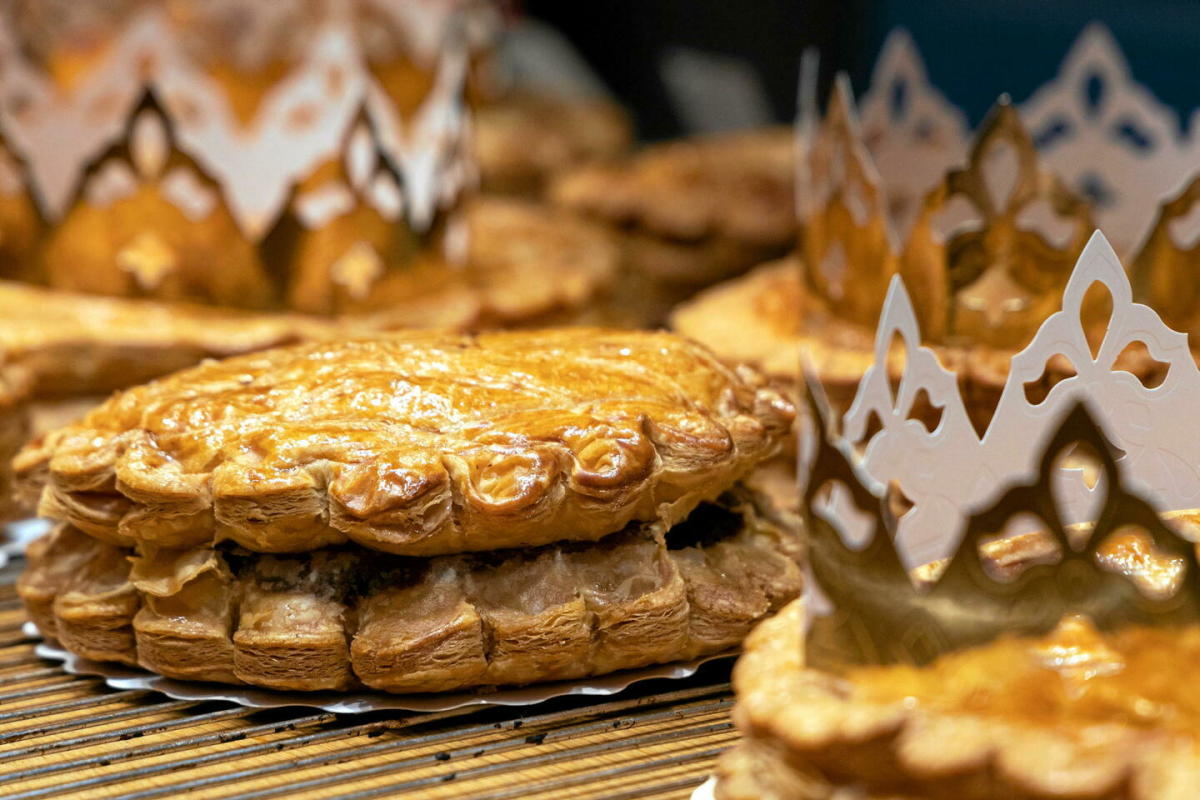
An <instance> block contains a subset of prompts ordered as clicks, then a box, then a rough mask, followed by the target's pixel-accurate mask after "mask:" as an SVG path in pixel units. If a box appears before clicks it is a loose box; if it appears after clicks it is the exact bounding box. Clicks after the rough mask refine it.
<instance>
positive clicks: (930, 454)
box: [830, 231, 1200, 568]
mask: <svg viewBox="0 0 1200 800" xmlns="http://www.w3.org/2000/svg"><path fill="white" fill-rule="evenodd" d="M1093 284H1100V285H1101V286H1103V287H1104V288H1105V289H1106V290H1107V291H1108V292H1109V294H1110V295H1111V297H1112V316H1111V319H1110V321H1109V324H1108V328H1107V332H1106V334H1105V336H1104V338H1103V341H1102V342H1101V343H1100V345H1099V347H1098V350H1097V351H1096V352H1094V353H1093V351H1092V348H1091V346H1090V345H1089V343H1088V337H1087V335H1086V333H1085V329H1084V325H1083V323H1082V321H1081V308H1082V307H1083V302H1084V294H1085V293H1086V292H1087V290H1088V289H1089V287H1091V286H1092V285H1093ZM896 341H898V342H899V344H900V346H901V347H902V349H903V351H904V354H905V359H906V362H905V369H904V372H903V375H902V377H901V379H900V382H899V385H898V387H897V388H896V390H895V391H894V392H893V390H892V387H891V385H890V384H889V380H888V371H887V367H886V359H887V356H888V352H889V348H890V347H891V346H892V345H893V343H894V342H896ZM920 341H921V339H920V331H919V330H918V326H917V321H916V316H915V315H914V312H913V307H912V304H911V302H910V301H909V298H908V294H907V292H906V291H905V288H904V285H903V282H902V280H901V279H900V278H899V277H896V278H894V279H893V281H892V284H891V286H890V288H889V292H888V296H887V300H886V303H885V305H884V309H883V314H882V316H881V318H880V321H879V327H878V329H877V332H876V340H875V342H876V344H875V363H874V364H873V365H872V366H871V368H870V369H869V370H868V371H867V372H866V374H865V375H864V377H863V380H862V382H861V383H860V385H859V387H858V392H857V394H856V396H855V399H854V402H853V404H852V406H851V408H850V409H849V411H847V412H846V414H845V417H844V419H843V428H844V435H845V437H846V439H847V440H848V441H849V442H852V443H854V444H855V446H856V449H858V450H859V452H861V453H862V455H863V463H862V466H863V468H864V470H865V472H866V473H867V474H868V475H869V476H870V477H871V478H872V479H873V480H875V481H877V482H878V485H879V486H880V487H883V486H888V485H893V484H894V485H895V486H896V487H898V489H899V491H900V492H902V494H903V496H904V498H906V502H905V505H908V504H909V503H911V507H910V508H909V510H908V511H907V512H906V513H904V515H903V516H902V517H901V518H900V520H899V523H898V528H897V533H896V545H897V548H898V550H899V552H900V554H901V558H902V559H903V561H904V562H905V565H906V566H907V567H909V568H912V567H915V566H918V565H920V564H925V563H928V562H931V561H934V560H936V559H940V558H945V557H947V556H949V555H950V554H951V553H952V552H953V551H954V549H955V548H956V546H957V544H958V539H959V537H960V535H961V532H962V530H963V525H964V523H965V520H966V519H967V517H968V516H969V514H970V513H971V512H972V511H973V510H976V509H978V508H981V507H984V506H985V505H986V504H987V503H988V502H989V501H994V499H995V497H996V496H997V492H998V491H1000V490H1002V489H1003V488H1004V487H1007V486H1010V485H1012V484H1014V483H1017V482H1021V481H1029V480H1031V479H1033V478H1035V477H1036V474H1037V466H1038V465H1037V459H1038V458H1039V457H1040V450H1039V448H1038V446H1037V443H1039V442H1043V441H1045V440H1046V439H1047V438H1048V437H1049V435H1050V434H1051V433H1052V432H1053V430H1054V428H1055V426H1057V425H1058V424H1059V423H1060V422H1061V420H1062V418H1063V416H1064V415H1065V413H1066V412H1067V411H1068V410H1069V409H1070V408H1072V407H1073V406H1074V405H1075V404H1076V403H1078V402H1079V401H1080V400H1084V401H1086V402H1087V404H1088V406H1089V409H1090V410H1091V413H1092V414H1093V415H1094V416H1095V418H1096V420H1097V422H1098V424H1099V425H1100V426H1101V427H1102V428H1103V430H1104V432H1105V434H1106V436H1107V437H1108V439H1109V441H1110V442H1111V443H1112V444H1113V445H1114V447H1115V448H1116V449H1117V452H1119V453H1123V455H1122V456H1121V459H1120V460H1121V461H1122V469H1123V472H1124V474H1125V476H1126V481H1127V484H1128V485H1129V486H1130V487H1131V488H1133V489H1135V490H1137V491H1139V492H1141V493H1143V494H1145V495H1146V496H1147V497H1150V498H1152V499H1153V501H1154V502H1155V503H1156V504H1157V507H1158V508H1159V509H1160V510H1163V511H1169V510H1182V509H1191V508H1196V507H1200V426H1197V425H1196V424H1195V422H1194V419H1193V417H1194V410H1195V409H1196V408H1200V368H1198V367H1197V365H1196V361H1195V360H1194V359H1193V357H1192V354H1191V351H1190V350H1189V348H1188V342H1187V336H1186V335H1185V334H1182V333H1179V332H1177V331H1173V330H1171V329H1170V328H1168V327H1167V326H1166V325H1165V324H1164V323H1163V322H1162V320H1161V319H1160V318H1159V316H1158V315H1157V314H1156V313H1155V312H1154V311H1153V310H1152V309H1151V308H1149V307H1148V306H1145V305H1141V304H1139V303H1135V302H1133V299H1132V292H1131V289H1130V284H1129V279H1128V277H1127V276H1126V274H1125V270H1124V269H1123V268H1122V266H1121V263H1120V261H1119V260H1118V258H1117V255H1116V253H1115V252H1114V251H1113V248H1112V247H1111V245H1110V244H1109V243H1108V240H1107V239H1106V238H1105V237H1104V235H1103V234H1101V233H1100V232H1099V231H1097V232H1096V233H1095V234H1093V236H1092V238H1091V240H1090V241H1089V242H1088V244H1087V247H1086V248H1085V249H1084V251H1083V254H1082V255H1081V256H1080V258H1079V260H1078V262H1077V264H1076V266H1075V270H1074V272H1073V273H1072V275H1071V278H1070V282H1069V283H1068V285H1067V288H1066V292H1065V293H1064V295H1063V302H1062V309H1061V310H1060V311H1058V312H1057V313H1055V314H1053V315H1051V316H1050V317H1049V318H1048V319H1046V321H1045V322H1044V323H1043V324H1042V326H1041V327H1040V329H1039V330H1038V332H1037V334H1036V335H1035V336H1034V338H1033V341H1032V342H1031V343H1030V344H1029V345H1028V346H1027V347H1026V348H1025V349H1024V350H1022V351H1021V352H1020V353H1018V354H1017V355H1015V356H1014V357H1013V359H1012V365H1011V368H1010V370H1009V374H1008V379H1007V382H1006V383H1005V385H1004V389H1003V392H1002V394H1001V397H1000V401H999V404H998V406H997V408H996V412H995V415H994V416H993V417H992V420H991V423H990V424H989V426H988V428H987V430H986V433H985V434H984V435H983V436H982V438H981V437H980V436H979V434H977V433H976V430H975V428H974V427H973V426H972V424H971V421H970V420H969V419H968V417H967V413H966V408H965V404H964V400H963V397H962V395H961V394H960V392H959V388H958V381H957V376H956V375H955V374H954V373H953V372H951V371H949V370H947V369H945V368H944V367H943V366H942V365H941V364H940V363H939V362H938V359H937V356H936V355H935V354H934V353H933V351H932V350H930V349H928V348H926V347H923V346H921V345H920V344H919V343H920ZM1138 347H1145V348H1146V350H1147V351H1148V352H1149V354H1150V357H1152V358H1153V359H1154V360H1155V361H1157V362H1160V363H1161V364H1162V365H1164V366H1165V367H1166V372H1165V376H1162V379H1161V382H1160V383H1158V384H1157V385H1155V386H1153V388H1151V387H1150V386H1147V385H1144V384H1143V383H1142V380H1141V379H1139V378H1138V377H1136V376H1135V375H1133V374H1132V373H1130V372H1128V371H1125V370H1123V369H1121V368H1119V367H1118V366H1117V361H1118V357H1119V356H1121V355H1122V353H1124V352H1125V351H1127V350H1128V349H1130V348H1138ZM1064 362H1065V363H1067V364H1069V366H1070V369H1069V370H1067V372H1068V373H1073V374H1070V376H1069V377H1066V378H1064V379H1062V380H1061V381H1059V382H1058V383H1056V384H1054V385H1053V386H1052V388H1050V390H1049V392H1048V393H1047V394H1046V395H1045V396H1044V398H1043V397H1040V396H1036V395H1034V394H1031V393H1029V392H1027V391H1026V387H1027V384H1028V385H1031V386H1033V385H1039V384H1040V383H1041V379H1042V377H1043V373H1046V372H1048V371H1049V370H1048V365H1050V364H1052V363H1053V364H1056V366H1058V367H1059V369H1061V365H1062V364H1063V363H1064ZM1160 375H1161V373H1160ZM922 394H924V395H925V396H926V397H925V398H921V397H920V396H921V395H922ZM925 399H927V400H928V404H929V405H930V406H932V407H933V408H935V409H940V410H941V413H940V419H938V421H937V422H936V425H934V427H933V429H932V430H930V429H929V427H927V426H928V424H929V416H928V414H924V415H917V414H914V411H913V409H914V406H915V405H916V404H917V402H918V400H925ZM876 425H877V426H878V428H877V430H875V426H876ZM1058 478H1059V482H1058V485H1057V486H1056V487H1055V488H1056V491H1057V493H1058V496H1059V504H1060V506H1061V508H1062V513H1063V517H1064V522H1065V523H1068V524H1069V523H1073V522H1084V521H1090V519H1091V515H1093V514H1094V513H1095V508H1094V504H1095V501H1096V498H1097V497H1102V496H1103V495H1102V489H1103V487H1102V486H1099V485H1093V486H1090V487H1089V486H1088V482H1087V480H1085V476H1084V474H1083V473H1082V472H1081V471H1080V470H1078V469H1064V470H1062V471H1061V474H1060V475H1059V476H1058ZM832 502H833V503H834V508H832V509H830V510H831V513H836V514H839V515H841V516H844V517H846V518H847V519H848V518H850V516H852V515H850V514H847V513H846V511H847V509H848V506H847V505H846V504H845V503H844V498H842V499H841V501H839V499H838V498H836V497H835V498H832ZM846 532H847V534H848V535H853V531H852V530H850V529H847V530H846ZM1011 532H1012V533H1015V532H1018V531H1011Z"/></svg>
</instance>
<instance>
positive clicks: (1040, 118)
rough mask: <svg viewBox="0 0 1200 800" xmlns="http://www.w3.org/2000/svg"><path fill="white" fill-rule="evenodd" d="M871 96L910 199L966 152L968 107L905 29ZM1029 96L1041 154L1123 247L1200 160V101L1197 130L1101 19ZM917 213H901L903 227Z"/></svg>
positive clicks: (901, 194) (1025, 106) (884, 160)
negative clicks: (942, 86) (1134, 64)
mask: <svg viewBox="0 0 1200 800" xmlns="http://www.w3.org/2000/svg"><path fill="white" fill-rule="evenodd" d="M861 107H862V109H863V130H864V136H865V142H866V144H867V147H868V149H869V150H870V151H871V153H872V154H873V157H874V158H875V160H876V163H877V164H878V167H879V171H880V174H881V176H882V179H883V182H884V185H885V187H887V189H888V194H889V197H891V198H894V200H893V204H894V206H895V207H896V208H898V209H904V208H905V202H906V201H910V200H911V198H914V197H915V198H920V197H921V196H922V195H923V194H924V191H926V190H928V189H930V188H932V186H933V185H934V184H935V183H936V181H937V179H938V178H939V177H940V174H941V173H942V172H945V171H946V170H947V169H949V168H950V167H952V166H956V165H957V163H959V162H961V161H962V160H964V159H965V157H966V153H967V141H968V138H969V135H970V132H969V128H968V127H967V125H966V123H965V121H964V117H963V115H962V113H961V112H960V111H959V110H958V109H956V108H955V107H954V106H953V104H952V103H950V102H949V101H947V100H946V98H945V97H944V96H943V95H942V94H941V93H940V92H939V91H938V90H937V89H936V88H935V87H934V86H933V84H932V83H931V82H930V81H929V79H928V76H927V74H926V70H925V67H924V64H923V61H922V59H921V56H920V53H919V51H918V48H917V46H916V44H915V43H914V41H913V39H912V36H911V35H910V34H909V33H908V32H907V31H905V30H903V29H896V30H894V31H892V33H891V34H890V35H889V36H888V38H887V40H886V41H885V43H884V46H883V49H882V50H881V51H880V55H879V58H878V59H877V61H876V64H875V69H874V72H873V73H872V76H871V84H870V87H869V88H868V90H867V91H866V92H864V94H863V96H862V106H861ZM1017 108H1018V110H1019V112H1020V116H1021V119H1022V122H1023V123H1024V125H1025V127H1026V128H1027V129H1028V130H1029V131H1030V133H1031V135H1032V138H1033V141H1034V143H1035V145H1036V147H1037V150H1038V153H1039V155H1040V157H1041V158H1042V159H1044V161H1045V162H1046V164H1047V165H1048V166H1049V167H1050V168H1051V169H1053V170H1054V171H1055V172H1056V173H1058V174H1059V175H1060V176H1061V177H1062V179H1063V180H1064V181H1065V182H1066V184H1067V186H1068V187H1069V188H1070V189H1071V191H1073V192H1075V193H1076V194H1078V195H1079V196H1080V197H1082V198H1084V199H1086V200H1087V201H1088V202H1089V203H1090V204H1091V205H1092V206H1093V208H1094V209H1095V214H1096V220H1097V223H1098V224H1099V225H1100V227H1101V228H1102V229H1103V230H1104V231H1105V232H1106V234H1107V235H1108V236H1109V237H1110V239H1111V240H1112V241H1113V243H1114V245H1115V246H1116V248H1117V249H1118V251H1119V252H1121V253H1123V254H1128V253H1130V252H1132V251H1133V250H1134V249H1135V248H1136V247H1137V246H1138V245H1139V244H1140V243H1141V242H1142V240H1143V239H1144V237H1145V235H1146V233H1147V230H1148V228H1149V227H1150V225H1151V224H1152V221H1153V218H1154V209H1155V207H1156V206H1157V205H1158V204H1159V203H1160V202H1162V201H1163V200H1164V199H1165V198H1166V197H1167V196H1169V195H1173V194H1175V193H1177V192H1178V191H1179V190H1180V189H1181V188H1182V183H1183V181H1185V180H1187V179H1189V178H1191V177H1193V176H1194V175H1195V174H1196V173H1197V171H1200V122H1196V120H1200V113H1198V114H1197V116H1196V118H1195V120H1193V124H1192V125H1191V126H1190V129H1189V131H1188V134H1187V135H1185V134H1184V133H1183V131H1182V128H1181V126H1180V122H1179V118H1178V115H1177V114H1176V113H1175V112H1174V111H1173V110H1172V109H1171V108H1169V107H1167V106H1165V105H1163V104H1162V103H1161V102H1159V101H1158V100H1157V99H1156V98H1155V97H1154V95H1153V93H1152V92H1150V91H1149V90H1148V89H1146V88H1145V87H1144V86H1142V85H1140V84H1139V83H1137V81H1136V80H1135V78H1134V76H1133V74H1132V71H1131V70H1130V68H1129V64H1128V61H1127V60H1126V58H1125V56H1124V54H1123V53H1122V52H1121V49H1120V46H1119V45H1118V44H1117V41H1116V39H1115V38H1114V37H1113V35H1112V34H1111V33H1110V32H1109V31H1108V29H1107V28H1105V27H1104V26H1103V25H1101V24H1099V23H1093V24H1091V25H1089V26H1088V27H1086V28H1085V29H1084V30H1083V31H1082V32H1081V33H1080V35H1079V37H1078V38H1077V40H1076V41H1075V43H1074V45H1072V47H1071V48H1070V50H1069V51H1068V52H1067V54H1066V56H1065V57H1064V59H1063V61H1062V63H1061V66H1060V68H1059V72H1058V74H1057V75H1056V76H1055V77H1054V78H1052V79H1051V80H1049V81H1048V82H1047V83H1045V84H1044V85H1043V86H1041V87H1040V88H1039V89H1037V90H1036V91H1035V92H1033V94H1032V95H1030V97H1029V98H1028V99H1027V100H1025V101H1024V102H1022V103H1020V104H1019V105H1018V107H1017ZM915 132H920V133H922V134H924V135H923V136H922V135H915ZM934 142H936V143H937V144H936V147H935V146H934V145H933V143H934ZM911 213H914V212H908V211H906V210H904V211H901V212H900V213H897V216H896V219H897V221H898V223H900V224H901V228H902V230H903V223H906V222H909V221H911Z"/></svg>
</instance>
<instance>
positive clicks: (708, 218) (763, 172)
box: [549, 128, 796, 246]
mask: <svg viewBox="0 0 1200 800" xmlns="http://www.w3.org/2000/svg"><path fill="white" fill-rule="evenodd" d="M794 151H795V139H794V134H793V132H792V131H791V129H785V128H779V129H767V130H760V131H751V132H746V133H737V134H728V135H724V136H714V137H707V138H696V139H687V140H683V141H677V142H669V143H666V144H661V145H654V146H651V147H648V148H646V149H645V150H643V151H642V152H641V153H638V154H637V155H634V156H632V157H631V158H630V159H629V160H628V162H626V163H625V164H622V165H617V166H611V167H610V166H601V165H596V166H588V167H581V168H579V169H577V170H574V171H572V172H570V173H567V174H564V175H563V176H561V177H560V178H559V179H557V180H556V181H555V182H554V183H553V185H552V186H551V187H550V190H549V195H550V198H551V199H552V200H553V201H554V202H555V203H557V204H559V205H562V206H565V207H567V208H571V209H574V210H576V211H580V212H582V213H585V214H587V215H589V216H593V217H596V218H598V219H603V220H605V221H607V222H609V223H611V224H613V225H617V226H622V227H635V228H638V229H640V230H643V231H646V232H648V233H651V234H654V235H656V236H659V237H661V238H665V239H673V240H680V241H697V240H700V239H704V238H707V237H714V236H715V237H725V238H729V239H733V240H736V241H740V242H745V243H747V244H758V245H766V246H786V245H787V244H788V243H789V242H791V241H793V240H794V238H795V231H796V215H795V210H794V198H793V191H794V190H793V185H794V163H795V152H794Z"/></svg>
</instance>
